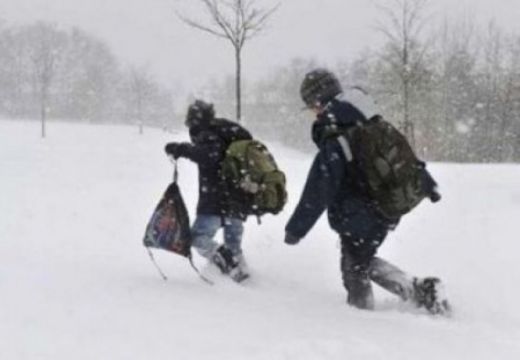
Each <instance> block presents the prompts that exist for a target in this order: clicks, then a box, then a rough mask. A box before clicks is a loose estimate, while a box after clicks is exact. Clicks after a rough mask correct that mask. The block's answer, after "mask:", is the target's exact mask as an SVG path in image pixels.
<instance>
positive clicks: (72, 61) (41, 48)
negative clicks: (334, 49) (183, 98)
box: [0, 22, 174, 136]
mask: <svg viewBox="0 0 520 360" xmlns="http://www.w3.org/2000/svg"><path fill="white" fill-rule="evenodd" d="M173 114H174V108H173V99H172V94H171V92H170V91H169V90H168V89H166V88H165V87H164V86H162V85H160V84H159V82H157V81H155V80H154V79H153V77H152V76H151V75H150V73H149V72H148V70H147V69H146V68H144V67H142V68H136V67H124V66H123V65H122V64H121V63H120V62H119V61H118V59H116V57H115V56H114V55H113V53H112V52H111V50H110V48H109V47H108V46H107V45H106V44H105V43H104V42H103V41H101V40H99V39H96V38H95V37H93V36H91V35H89V34H88V33H86V32H84V31H82V30H80V29H77V28H73V29H69V30H63V29H60V28H58V27H57V26H55V25H53V24H49V23H43V22H38V23H34V24H30V25H24V26H16V27H7V26H5V25H4V26H2V23H1V22H0V116H2V117H7V118H13V119H17V118H28V119H41V121H42V135H43V136H45V121H46V119H48V118H52V119H64V120H81V121H87V122H94V123H101V122H127V123H134V124H136V125H139V129H140V130H141V131H142V128H143V126H144V125H154V126H166V125H167V124H169V123H171V122H172V119H173V117H174V116H173Z"/></svg>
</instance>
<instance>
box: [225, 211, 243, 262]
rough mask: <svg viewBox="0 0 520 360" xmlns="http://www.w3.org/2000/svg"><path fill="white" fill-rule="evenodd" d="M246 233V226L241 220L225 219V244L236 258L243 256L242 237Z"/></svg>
mask: <svg viewBox="0 0 520 360" xmlns="http://www.w3.org/2000/svg"><path fill="white" fill-rule="evenodd" d="M243 233H244V224H243V221H242V220H241V219H237V218H225V219H224V243H225V244H226V246H227V247H228V248H229V250H231V252H232V253H233V255H234V256H236V257H239V256H240V255H242V235H243Z"/></svg>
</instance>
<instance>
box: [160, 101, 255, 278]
mask: <svg viewBox="0 0 520 360" xmlns="http://www.w3.org/2000/svg"><path fill="white" fill-rule="evenodd" d="M185 125H186V126H187V127H188V129H189V134H190V139H191V143H188V142H181V143H175V142H172V143H168V144H166V146H165V152H166V153H167V154H168V155H171V156H173V158H174V159H178V158H181V157H184V158H187V159H189V160H191V161H193V162H195V163H196V164H197V165H198V170H199V201H198V205H197V216H196V218H195V222H194V223H193V225H192V228H191V233H192V238H193V246H194V247H195V248H196V249H197V251H198V252H199V254H200V255H202V256H203V257H205V258H207V259H208V260H209V261H210V262H212V263H213V264H215V265H216V266H217V267H218V268H219V269H220V270H221V271H222V273H226V274H229V275H230V276H231V277H232V278H233V279H234V280H235V281H242V280H244V279H245V278H247V277H249V274H248V271H247V265H246V262H245V259H244V255H243V252H242V235H243V232H244V226H243V221H244V220H245V218H246V215H244V213H243V212H242V210H241V209H240V208H239V206H238V205H239V203H238V202H236V201H235V202H233V201H229V200H230V194H229V189H228V188H227V187H226V184H225V182H224V181H223V179H222V176H221V166H220V165H221V162H222V160H223V159H224V156H225V152H226V149H227V147H228V145H229V144H231V143H232V142H233V141H236V140H249V139H251V134H250V133H249V132H248V131H247V130H246V129H244V128H243V127H242V126H240V125H239V124H237V123H235V122H232V121H230V120H226V119H221V118H216V117H215V110H214V107H213V104H210V103H207V102H204V101H202V100H196V101H195V102H194V103H193V104H191V105H190V106H189V107H188V111H187V115H186V121H185ZM220 228H223V230H224V243H223V244H222V245H219V244H218V243H217V242H216V241H215V240H214V236H215V234H216V232H217V231H218V230H219V229H220Z"/></svg>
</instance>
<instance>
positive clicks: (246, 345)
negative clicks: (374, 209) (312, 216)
mask: <svg viewBox="0 0 520 360" xmlns="http://www.w3.org/2000/svg"><path fill="white" fill-rule="evenodd" d="M306 125H307V124H306ZM306 125H305V126H306ZM175 139H177V140H184V139H186V135H185V134H179V135H172V134H168V133H165V132H162V131H159V130H146V132H145V134H144V135H138V134H137V127H135V128H134V127H125V126H94V125H90V126H87V125H73V124H61V123H50V124H49V128H48V138H47V139H45V140H42V139H40V138H39V128H38V123H36V122H19V121H17V122H14V121H0V359H6V360H7V359H9V360H11V359H16V360H21V359H52V360H62V359H63V360H64V359H67V360H68V359H74V360H80V359H89V360H91V359H110V360H115V359H118V360H119V359H120V360H129V359H182V360H186V359H214V360H215V359H230V360H231V359H240V360H242V359H266V360H277V359H297V360H305V359H312V360H314V359H356V360H358V359H384V360H392V359H396V360H403V359H413V360H417V359H421V360H428V359H432V360H439V359H486V360H487V359H519V358H520V310H519V307H518V305H517V303H518V302H519V301H520V288H519V285H518V282H519V280H520V266H519V265H518V263H519V259H520V255H519V252H518V251H519V250H520V244H519V237H518V221H519V220H520V187H519V184H520V166H518V165H447V164H433V165H431V166H430V168H431V170H432V172H433V174H434V175H435V177H436V178H437V179H438V180H439V182H440V184H441V190H442V194H443V196H444V198H443V201H442V202H441V203H439V204H438V205H431V204H427V203H424V204H422V205H421V206H420V207H419V209H418V210H417V211H416V212H414V213H413V214H411V215H409V216H407V217H406V218H405V219H404V220H403V222H402V224H401V225H400V227H399V228H398V229H397V231H395V232H393V233H392V234H391V235H390V236H389V238H388V239H387V240H386V242H385V244H383V246H382V248H381V251H380V255H381V256H383V257H385V258H387V259H388V260H390V261H392V262H394V263H397V264H399V265H400V266H402V267H403V268H404V269H406V270H408V271H410V272H412V273H414V274H417V275H431V274H434V275H439V276H441V277H442V278H443V279H444V280H445V282H446V284H447V290H448V294H449V296H450V298H451V301H452V304H453V306H454V310H455V311H454V315H453V317H452V318H449V319H448V318H435V317H431V316H429V315H427V314H425V313H423V312H420V311H417V310H413V309H411V308H410V307H408V306H405V305H403V304H400V303H399V302H398V301H397V300H396V299H395V298H393V297H392V296H391V295H390V294H387V293H384V292H383V291H380V290H377V292H376V296H377V299H376V301H377V310H376V311H374V312H364V311H359V310H355V309H352V308H350V307H348V306H347V305H346V304H345V292H344V290H343V288H342V285H341V279H340V272H339V264H338V259H339V249H338V241H337V239H336V236H335V235H334V233H333V232H332V231H331V230H329V228H328V226H327V223H326V217H325V216H324V217H322V219H321V220H320V222H319V223H318V225H317V226H316V227H315V228H314V229H313V231H312V232H311V233H310V234H309V235H308V237H307V238H305V239H304V240H303V241H302V242H301V243H300V245H299V246H296V247H290V246H287V245H285V244H284V243H283V236H284V231H283V228H284V224H285V222H286V221H287V218H288V216H289V215H290V212H291V210H292V209H293V208H294V205H295V201H296V200H297V198H298V196H299V194H300V191H301V187H302V184H303V181H304V178H305V176H306V174H307V170H308V166H309V163H310V160H311V156H309V155H304V154H300V153H298V152H295V151H292V150H288V149H286V148H283V147H281V146H276V145H273V144H271V149H272V151H273V153H274V154H275V155H276V157H277V159H278V162H279V164H280V165H281V167H282V168H283V169H284V170H286V172H287V175H288V183H289V186H290V188H289V195H290V202H289V204H288V206H287V207H286V211H285V212H284V213H282V214H281V215H279V216H277V217H272V216H266V217H264V218H263V223H262V224H261V225H258V224H257V223H256V221H255V219H251V220H249V221H248V223H247V226H246V233H245V238H244V248H245V252H246V256H247V258H248V260H249V264H250V267H251V269H252V278H251V281H250V282H248V283H247V284H244V285H237V284H235V283H233V282H232V281H230V280H229V279H228V278H225V277H222V276H221V275H219V274H218V273H217V272H215V271H213V270H212V269H211V268H209V267H207V266H206V265H205V264H204V261H203V259H202V258H200V257H198V256H196V258H195V261H196V263H197V264H198V265H199V266H200V267H202V269H203V271H204V272H205V273H206V274H207V275H208V276H210V277H212V278H213V279H214V280H215V282H216V284H215V285H214V286H209V285H207V284H205V283H203V282H202V281H201V280H200V279H199V278H198V277H197V276H196V274H195V273H194V272H193V271H192V269H191V268H190V266H189V265H188V263H187V261H185V260H184V259H183V258H181V257H178V256H175V255H172V254H169V253H166V252H156V258H157V261H158V262H159V263H160V265H161V266H162V267H163V270H164V271H165V272H166V273H167V275H168V276H169V280H168V281H167V282H164V281H162V280H161V278H160V277H159V276H158V274H157V272H156V270H155V269H154V267H153V266H152V264H151V263H150V260H149V258H148V255H147V254H146V251H145V250H144V248H143V247H142V245H141V243H142V235H143V232H144V227H145V225H146V222H147V221H148V218H149V216H150V214H151V211H152V210H153V208H154V206H155V204H156V202H157V201H158V199H159V198H160V196H161V194H162V192H163V190H164V189H165V187H166V186H167V184H168V182H169V181H170V179H171V176H172V165H171V163H170V162H169V161H168V159H167V158H166V156H165V155H164V153H163V145H164V143H165V142H167V141H173V140H175ZM180 176H181V178H180V183H181V189H182V191H183V193H184V195H185V200H186V202H187V204H188V205H189V208H190V210H191V214H193V210H194V206H195V203H196V199H197V173H196V169H195V166H193V164H191V163H189V162H188V161H182V162H181V163H180Z"/></svg>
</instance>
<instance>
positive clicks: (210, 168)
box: [179, 118, 252, 218]
mask: <svg viewBox="0 0 520 360" xmlns="http://www.w3.org/2000/svg"><path fill="white" fill-rule="evenodd" d="M251 138H252V137H251V134H250V133H249V132H248V131H247V130H246V129H244V128H243V127H242V126H240V125H239V124H237V123H235V122H232V121H229V120H226V119H217V118H214V119H211V120H210V121H208V122H207V123H204V124H202V125H197V126H192V127H190V139H191V142H192V143H191V144H188V143H186V144H184V146H183V147H182V151H181V152H180V154H179V155H180V156H181V157H185V158H188V159H190V160H191V161H193V162H195V163H196V164H197V166H198V169H199V202H198V204H197V214H204V215H219V216H225V217H239V218H244V215H243V214H242V212H241V209H239V208H237V206H236V204H233V203H232V202H231V201H229V195H230V194H229V192H228V190H227V187H226V185H225V183H224V181H223V180H222V177H221V170H220V167H221V162H222V160H223V159H224V156H225V153H226V149H227V147H228V146H229V144H231V143H232V142H233V141H236V140H249V139H251Z"/></svg>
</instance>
